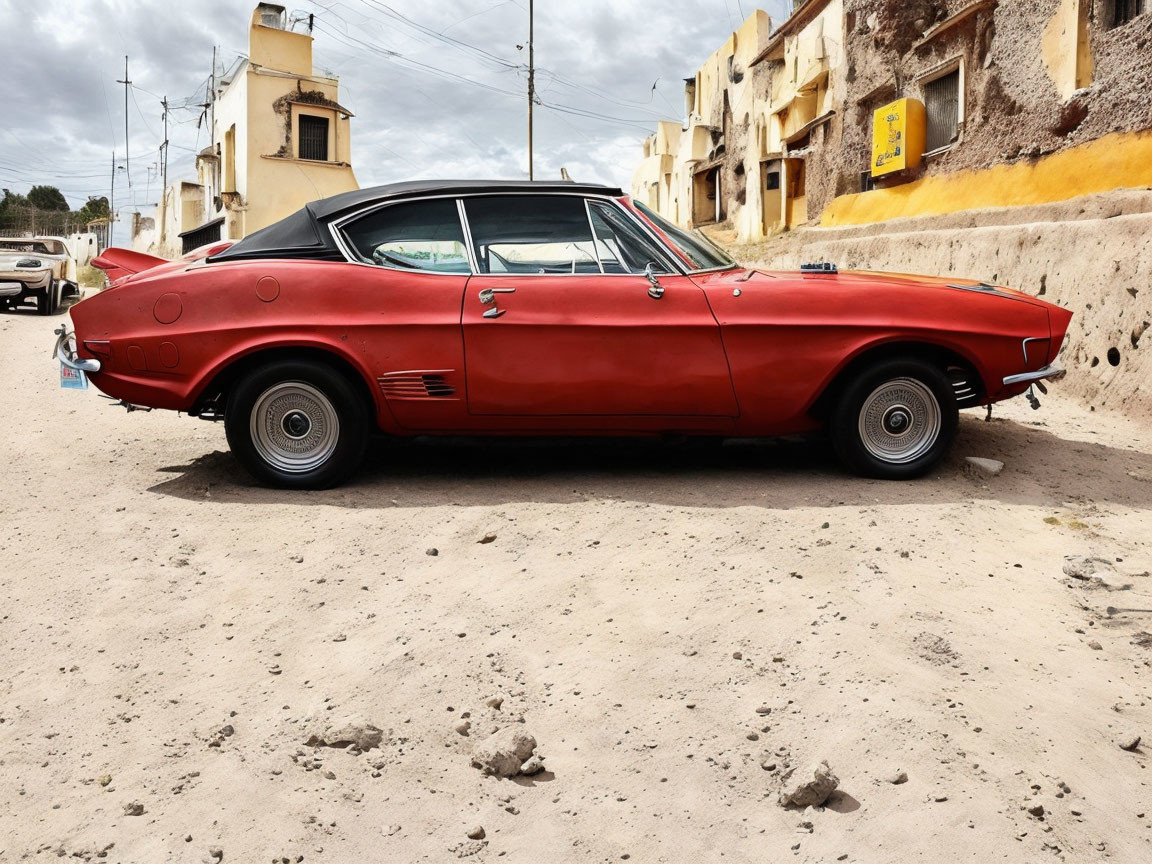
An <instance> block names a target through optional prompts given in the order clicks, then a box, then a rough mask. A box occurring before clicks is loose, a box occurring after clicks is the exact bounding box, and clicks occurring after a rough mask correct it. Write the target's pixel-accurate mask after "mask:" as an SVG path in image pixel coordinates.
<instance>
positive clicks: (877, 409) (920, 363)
mask: <svg viewBox="0 0 1152 864" xmlns="http://www.w3.org/2000/svg"><path fill="white" fill-rule="evenodd" d="M958 422H959V411H958V409H957V407H956V397H955V395H954V393H953V390H952V385H951V383H950V382H949V380H948V376H947V375H946V374H945V372H944V370H943V369H942V368H940V367H937V366H934V365H932V364H931V363H928V362H926V361H924V360H920V359H917V358H913V357H908V358H896V359H891V360H884V361H881V362H879V363H876V364H875V365H873V366H871V367H869V368H867V369H865V370H864V371H863V372H861V373H860V374H858V375H857V376H856V377H855V378H853V379H852V380H851V381H849V383H848V385H847V386H846V387H845V388H844V390H843V392H842V393H841V394H840V398H839V400H838V401H837V403H836V409H835V411H834V412H833V417H832V441H833V445H834V446H835V448H836V454H837V455H838V456H839V457H840V460H841V461H842V462H843V463H844V465H845V466H846V467H847V468H849V469H850V470H852V471H854V472H856V473H858V474H863V475H865V476H867V477H879V478H881V479H885V480H907V479H911V478H913V477H919V476H921V475H923V474H925V473H927V472H928V471H930V470H931V469H932V468H933V467H935V466H936V464H937V463H939V461H940V460H941V459H942V458H943V457H944V455H945V454H946V453H947V452H948V448H949V447H950V446H951V445H952V439H953V438H954V437H955V435H956V426H957V424H958Z"/></svg>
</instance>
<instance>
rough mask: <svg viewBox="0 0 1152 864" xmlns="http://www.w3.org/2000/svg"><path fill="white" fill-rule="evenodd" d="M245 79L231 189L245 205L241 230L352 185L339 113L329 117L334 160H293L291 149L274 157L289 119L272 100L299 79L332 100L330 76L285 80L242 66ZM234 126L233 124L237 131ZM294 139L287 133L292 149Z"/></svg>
mask: <svg viewBox="0 0 1152 864" xmlns="http://www.w3.org/2000/svg"><path fill="white" fill-rule="evenodd" d="M246 77H247V83H248V88H247V89H248V94H247V104H248V118H247V119H248V122H247V123H246V124H245V127H246V129H247V133H248V134H247V142H246V150H245V151H244V152H245V156H246V158H245V159H244V161H245V163H246V176H245V177H244V179H243V182H242V184H241V180H240V178H239V177H238V178H237V190H238V191H240V192H241V193H242V194H243V196H244V200H245V202H246V203H247V210H246V212H245V216H244V231H245V233H246V234H251V233H252V232H253V231H258V230H259V229H261V228H263V227H265V226H266V225H271V224H272V223H273V222H276V221H278V220H280V219H283V218H284V217H285V216H287V215H288V214H290V213H292V212H293V211H295V210H298V209H300V208H301V207H303V206H304V205H305V204H307V203H308V202H309V201H315V200H317V199H318V198H327V197H328V196H330V195H336V194H338V193H340V192H347V191H349V190H352V189H356V188H358V186H357V183H356V177H355V175H353V173H352V167H351V165H349V164H348V160H349V158H350V157H349V146H348V142H349V140H350V137H351V133H350V125H349V121H348V119H347V117H346V116H345V117H344V119H341V116H342V115H340V113H339V112H333V113H332V114H331V115H330V116H331V118H332V120H333V123H332V128H334V129H335V132H334V134H335V144H336V147H335V151H334V154H333V155H335V156H336V158H337V159H338V160H339V161H334V162H314V161H311V160H303V159H297V158H296V157H295V152H293V153H291V154H288V155H277V154H278V153H279V152H280V148H281V147H282V146H283V145H284V143H285V125H286V123H288V122H291V112H290V111H289V113H288V114H287V115H286V114H284V113H279V112H277V111H276V110H275V108H274V107H273V105H274V103H275V102H276V100H277V99H279V98H281V97H282V96H285V95H286V94H289V93H291V92H293V91H295V89H296V86H297V83H299V85H300V86H301V87H302V88H303V89H304V90H308V91H319V92H321V93H323V94H324V97H325V98H326V99H330V100H332V101H336V99H337V96H338V95H339V89H338V85H337V83H336V82H335V81H334V80H332V79H321V78H302V79H296V78H287V77H285V76H282V75H275V74H269V73H268V72H266V71H262V70H260V69H252V68H249V69H248V70H247V73H246ZM285 110H286V111H287V110H288V107H287V106H285ZM295 125H296V124H295V123H293V126H295ZM239 129H240V127H239V126H237V131H239ZM295 132H296V129H295V128H294V129H293V133H295ZM330 134H332V133H330ZM297 140H298V137H297V136H296V135H295V134H293V138H292V141H293V144H292V146H293V149H294V148H295V146H296V141H297Z"/></svg>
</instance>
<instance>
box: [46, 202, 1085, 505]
mask: <svg viewBox="0 0 1152 864" xmlns="http://www.w3.org/2000/svg"><path fill="white" fill-rule="evenodd" d="M94 263H95V264H96V266H98V267H102V268H103V269H105V270H106V271H107V273H108V275H109V277H110V278H111V280H112V284H111V287H110V288H109V289H108V290H105V291H104V292H102V293H100V294H98V295H96V296H94V297H91V298H89V299H87V300H84V301H83V302H81V303H79V304H77V305H75V306H74V307H72V309H71V316H72V320H73V322H74V324H75V328H76V331H75V334H74V335H73V334H69V333H67V332H66V331H65V330H64V329H61V331H58V332H59V333H60V338H59V340H58V342H57V348H58V350H59V354H60V358H61V362H62V364H63V368H62V373H67V374H68V375H70V376H73V377H74V376H76V375H80V376H83V375H85V374H86V375H88V376H90V377H91V380H92V382H93V383H94V384H95V385H96V386H97V387H99V388H100V389H101V390H103V391H104V392H105V393H107V394H108V395H110V396H112V397H115V398H116V399H120V400H123V402H124V403H125V404H126V405H127V406H147V407H150V408H165V409H170V410H175V411H186V412H188V413H189V414H192V415H196V416H200V417H204V418H208V419H214V420H215V419H223V421H224V424H225V428H226V431H227V436H228V441H229V444H230V445H231V447H232V450H233V452H234V453H235V455H236V456H237V458H238V459H239V460H240V462H241V463H242V464H243V465H244V466H245V467H246V468H247V469H248V470H249V471H250V472H251V473H252V474H253V475H254V476H255V477H257V478H258V479H259V480H261V481H263V482H265V483H270V484H275V485H280V486H287V487H296V488H315V487H323V486H328V485H331V484H335V483H338V482H340V481H341V480H344V479H345V478H347V477H349V476H350V475H351V474H352V473H353V472H354V471H355V470H356V468H357V466H358V465H359V464H360V462H361V459H362V457H363V455H364V453H365V449H366V448H367V446H368V442H369V438H370V434H371V433H373V432H376V431H383V432H385V433H388V434H391V435H405V436H411V435H424V434H433V435H435V434H461V433H466V434H484V435H522V434H533V435H560V434H563V435H572V434H595V435H604V434H612V435H661V434H665V433H677V434H695V435H712V436H734V435H739V436H766V435H782V434H793V433H802V432H811V431H817V430H821V429H827V430H828V431H829V432H830V434H831V437H832V440H833V443H834V446H835V449H836V452H837V453H838V454H839V456H840V458H841V459H842V460H843V462H844V464H845V465H847V466H848V467H849V468H850V469H852V470H854V471H857V472H860V473H862V474H866V475H871V476H875V477H884V478H910V477H915V476H918V475H920V474H923V473H924V472H926V471H928V470H929V469H931V468H932V467H933V466H934V465H936V464H937V463H938V462H939V461H940V459H941V458H942V457H943V455H944V454H945V452H946V451H947V449H948V447H949V445H950V443H951V441H952V438H953V434H954V432H955V430H956V427H957V412H958V409H960V408H962V407H968V406H976V405H988V404H991V403H993V402H996V401H998V400H1001V399H1007V398H1009V397H1011V396H1015V395H1018V394H1021V393H1023V392H1024V391H1025V390H1029V388H1030V386H1031V384H1032V382H1037V381H1040V380H1041V379H1045V378H1051V377H1054V376H1056V375H1058V374H1060V370H1059V369H1058V368H1057V367H1056V366H1055V365H1054V361H1055V359H1056V355H1057V353H1058V351H1059V349H1060V347H1061V343H1062V341H1063V339H1064V334H1065V331H1066V330H1067V328H1068V323H1069V321H1070V319H1071V313H1069V312H1068V311H1066V310H1064V309H1062V308H1060V307H1058V306H1054V305H1051V304H1049V303H1046V302H1044V301H1042V300H1038V299H1036V298H1035V297H1032V296H1029V295H1027V294H1024V293H1021V292H1018V291H1013V290H1009V289H1006V288H1001V287H997V286H993V285H989V284H985V283H979V282H972V281H970V280H957V279H938V278H929V277H919V276H901V275H892V274H882V273H863V272H852V273H847V272H846V273H839V272H836V270H835V268H834V267H831V266H826V265H825V266H819V267H809V268H805V269H802V270H801V271H799V272H775V271H772V272H769V271H761V270H750V269H746V268H743V267H740V266H738V265H737V264H736V263H735V262H733V261H732V260H731V259H730V258H729V257H728V256H727V255H726V254H724V253H723V252H721V251H720V250H719V249H717V248H716V247H714V246H713V245H712V244H711V243H709V242H708V241H707V240H706V239H704V238H703V236H702V235H700V234H697V233H692V232H688V231H685V230H682V229H681V228H678V227H676V226H675V225H672V224H670V223H668V222H666V221H665V220H663V219H662V218H661V217H659V216H658V215H656V214H655V213H653V212H652V211H651V210H649V209H647V208H646V207H644V206H643V205H641V204H638V203H636V202H634V201H632V200H631V199H630V198H628V197H627V196H625V195H624V194H623V193H622V192H621V191H620V190H619V189H613V188H608V187H604V186H595V185H579V184H575V183H522V182H506V183H500V182H468V181H456V182H452V181H444V182H423V183H404V184H396V185H392V186H383V187H379V188H375V189H365V190H360V191H355V192H349V193H345V194H342V195H337V196H334V197H332V198H328V199H325V200H322V201H317V202H314V203H312V204H309V205H308V206H307V207H305V208H304V209H302V210H300V211H299V212H297V213H295V214H294V215H292V216H289V217H288V218H286V219H284V220H283V221H281V222H279V223H276V224H274V225H272V226H270V227H268V228H265V229H263V230H261V231H257V232H256V233H254V234H252V235H250V236H249V237H247V238H245V239H244V240H241V241H239V242H237V243H235V244H229V243H219V244H216V245H213V246H209V247H205V248H203V249H201V250H198V251H196V252H193V253H190V254H189V255H187V256H185V257H184V258H183V259H180V260H178V261H171V262H169V261H162V260H160V259H157V258H152V257H150V256H147V255H141V254H139V253H134V252H130V251H127V250H118V249H113V250H109V251H106V252H104V253H103V254H102V255H101V256H100V257H99V258H97V259H96V261H95V262H94Z"/></svg>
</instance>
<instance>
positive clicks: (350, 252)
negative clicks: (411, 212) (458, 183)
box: [328, 195, 476, 278]
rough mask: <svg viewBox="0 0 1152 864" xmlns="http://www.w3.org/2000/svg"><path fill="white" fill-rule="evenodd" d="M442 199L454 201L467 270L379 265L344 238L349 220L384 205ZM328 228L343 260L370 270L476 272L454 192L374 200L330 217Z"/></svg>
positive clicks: (437, 273) (440, 273)
mask: <svg viewBox="0 0 1152 864" xmlns="http://www.w3.org/2000/svg"><path fill="white" fill-rule="evenodd" d="M445 199H449V200H453V199H454V200H455V202H456V219H457V222H458V224H459V226H460V232H461V235H462V236H463V238H464V244H463V245H464V251H465V259H466V260H467V262H468V270H467V271H460V272H452V271H447V270H425V269H422V268H417V267H396V266H393V265H389V264H381V263H380V262H378V261H374V260H369V259H368V258H366V257H365V256H363V255H361V254H360V252H359V250H358V249H357V248H356V246H355V244H353V243H352V241H351V240H349V239H348V236H347V234H346V233H345V227H346V226H348V225H350V224H351V223H353V222H357V221H359V220H360V219H365V218H367V217H369V216H371V215H372V214H374V213H378V212H379V211H381V210H384V209H385V208H387V207H398V206H400V205H403V204H418V203H420V202H422V201H434V200H445ZM328 230H329V232H330V233H331V234H332V239H333V240H335V241H336V248H337V249H339V250H340V254H342V255H343V256H344V257H345V258H346V259H347V261H348V263H349V264H358V265H360V266H361V267H371V268H372V269H373V270H390V271H392V272H393V273H409V274H413V273H420V274H422V275H425V276H455V277H457V278H459V277H461V276H463V277H465V278H471V277H472V276H475V275H476V259H475V257H474V256H473V254H472V241H471V238H470V237H469V236H468V226H467V225H466V224H465V222H464V220H463V215H462V213H461V210H460V201H459V199H458V198H457V196H455V195H421V196H420V197H418V198H398V199H397V200H395V201H381V202H377V203H375V204H373V205H371V206H369V207H365V208H363V209H361V210H357V211H355V212H353V213H349V214H347V215H346V216H342V217H340V218H339V219H336V220H333V221H332V222H330V223H328Z"/></svg>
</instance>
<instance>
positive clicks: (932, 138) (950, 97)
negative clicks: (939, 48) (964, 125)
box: [924, 69, 960, 153]
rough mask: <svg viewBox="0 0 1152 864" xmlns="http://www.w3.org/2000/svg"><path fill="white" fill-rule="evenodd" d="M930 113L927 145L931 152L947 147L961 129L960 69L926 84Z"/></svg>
mask: <svg viewBox="0 0 1152 864" xmlns="http://www.w3.org/2000/svg"><path fill="white" fill-rule="evenodd" d="M924 107H925V109H926V111H927V114H928V130H927V133H928V134H927V140H926V141H925V147H926V149H927V150H928V152H929V153H931V152H932V151H933V150H939V149H941V148H942V147H947V146H948V145H949V144H951V143H952V142H954V141H955V140H956V138H957V136H958V135H959V131H960V70H959V69H954V70H953V71H951V72H949V73H948V74H947V75H942V76H940V77H939V78H936V79H934V80H932V81H929V82H928V83H926V84H925V85H924Z"/></svg>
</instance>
